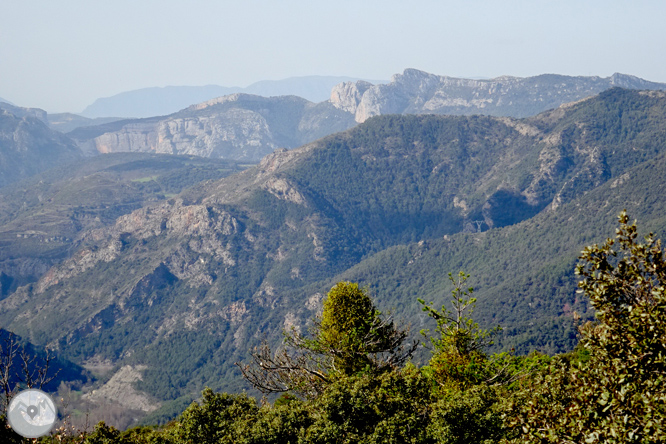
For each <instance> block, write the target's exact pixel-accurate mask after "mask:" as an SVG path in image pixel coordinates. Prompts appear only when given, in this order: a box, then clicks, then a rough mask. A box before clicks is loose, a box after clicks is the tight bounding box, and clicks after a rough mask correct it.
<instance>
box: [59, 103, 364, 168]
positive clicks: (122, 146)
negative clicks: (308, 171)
mask: <svg viewBox="0 0 666 444" xmlns="http://www.w3.org/2000/svg"><path fill="white" fill-rule="evenodd" d="M353 125H354V119H353V117H352V116H351V115H349V114H348V113H346V112H344V111H341V110H338V109H337V108H335V107H333V106H331V105H330V104H328V103H325V102H324V103H321V104H314V103H311V102H308V101H307V100H305V99H301V98H299V97H295V96H283V97H270V98H266V97H259V96H252V95H248V94H232V95H229V96H224V97H220V98H218V99H213V100H209V101H207V102H203V103H200V104H197V105H192V106H190V107H189V108H186V109H184V110H182V111H180V112H178V113H175V114H172V115H170V116H165V117H162V118H150V119H135V120H126V121H123V122H115V123H114V124H111V125H102V126H100V127H98V128H87V129H82V130H78V131H74V132H72V133H71V135H72V137H74V138H75V139H76V140H77V142H78V143H79V145H80V146H81V147H82V148H83V149H84V150H85V151H86V152H87V153H89V154H98V153H112V152H127V151H136V152H154V153H165V154H191V155H197V156H202V157H212V158H225V159H235V160H244V161H258V160H259V159H261V158H262V157H263V156H265V155H266V154H268V153H270V152H272V151H274V150H275V149H277V148H280V147H285V148H295V147H297V146H299V145H302V144H303V143H307V142H311V141H313V140H315V139H317V138H320V137H323V136H325V135H328V134H331V133H333V132H337V131H342V130H345V129H348V128H350V127H351V126H353Z"/></svg>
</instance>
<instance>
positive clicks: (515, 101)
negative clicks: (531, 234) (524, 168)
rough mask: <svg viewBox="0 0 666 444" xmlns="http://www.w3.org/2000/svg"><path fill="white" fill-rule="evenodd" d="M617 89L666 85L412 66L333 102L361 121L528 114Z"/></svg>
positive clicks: (340, 93)
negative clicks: (444, 72) (480, 74)
mask: <svg viewBox="0 0 666 444" xmlns="http://www.w3.org/2000/svg"><path fill="white" fill-rule="evenodd" d="M612 87H622V88H627V89H652V90H654V89H656V90H664V89H666V84H662V83H654V82H648V81H646V80H643V79H639V78H638V77H634V76H628V75H624V74H613V75H612V76H611V77H608V78H601V77H570V76H561V75H554V74H544V75H540V76H536V77H526V78H521V77H510V76H503V77H497V78H494V79H489V80H472V79H460V78H454V77H447V76H437V75H434V74H429V73H426V72H423V71H419V70H416V69H406V70H405V71H404V72H403V73H402V74H396V75H394V76H393V78H392V79H391V82H390V83H388V84H382V85H374V86H369V85H368V83H367V82H363V81H358V82H346V83H341V84H339V85H337V86H336V87H335V88H333V92H332V93H331V100H330V101H331V103H332V104H333V105H334V106H335V107H337V108H339V109H341V110H344V111H346V112H350V113H352V114H354V119H355V121H356V122H358V123H361V122H365V121H366V120H367V119H369V118H370V117H372V116H377V115H381V114H453V115H471V114H484V115H490V116H506V117H528V116H533V115H536V114H538V113H540V112H543V111H546V110H548V109H552V108H557V107H558V106H560V105H562V104H564V103H567V102H573V101H577V100H580V99H583V98H585V97H589V96H592V95H595V94H598V93H600V92H602V91H604V90H607V89H609V88H612Z"/></svg>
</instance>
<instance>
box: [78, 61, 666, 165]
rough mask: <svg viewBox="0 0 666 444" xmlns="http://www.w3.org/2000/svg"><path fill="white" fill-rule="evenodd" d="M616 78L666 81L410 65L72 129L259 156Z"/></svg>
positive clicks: (127, 145)
mask: <svg viewBox="0 0 666 444" xmlns="http://www.w3.org/2000/svg"><path fill="white" fill-rule="evenodd" d="M615 86H621V87H623V88H630V89H652V90H662V89H666V84H661V83H653V82H648V81H645V80H641V79H639V78H637V77H633V76H626V75H622V74H614V75H613V76H611V77H609V78H605V79H604V78H600V77H568V76H558V75H542V76H537V77H528V78H517V77H499V78H496V79H490V80H470V79H456V78H451V77H444V76H436V75H433V74H428V73H425V72H423V71H417V70H414V69H408V70H405V72H404V73H403V74H397V75H395V76H393V79H392V80H391V82H390V83H388V84H379V85H372V84H371V83H369V82H366V81H362V80H359V81H356V82H343V83H340V84H338V85H336V86H335V87H333V89H332V91H331V93H330V99H329V100H327V101H325V102H320V103H318V104H314V103H311V102H307V101H306V100H303V99H300V98H297V97H293V96H292V97H272V98H265V97H259V96H252V95H247V94H232V95H230V96H224V97H222V98H218V99H214V100H211V101H208V102H204V103H201V104H199V105H193V106H190V107H189V108H187V109H184V110H182V111H179V112H177V113H174V114H172V115H169V116H164V117H152V118H148V119H133V120H123V121H117V122H114V123H112V124H110V125H104V126H98V127H94V126H91V127H88V128H87V129H78V130H75V131H73V132H72V133H71V134H70V135H71V136H72V137H73V138H74V139H76V140H77V142H78V143H79V144H80V146H81V147H82V148H83V149H84V151H86V152H87V153H89V154H95V153H106V152H120V151H144V152H157V153H173V154H193V155H198V156H204V157H225V158H229V159H236V160H241V159H242V160H245V161H258V160H259V159H261V157H263V156H264V155H266V154H268V153H270V152H272V151H273V150H275V149H276V148H295V147H297V146H299V145H302V144H304V143H308V142H311V141H313V140H316V139H317V138H319V137H323V136H325V135H328V134H332V133H334V132H337V131H342V130H345V129H347V128H351V127H352V126H354V125H356V124H357V123H359V122H364V121H365V120H367V119H368V118H369V117H372V116H376V115H382V114H453V115H472V114H484V115H492V116H507V117H526V116H532V115H535V114H537V113H539V112H542V111H546V110H548V109H552V108H557V107H558V106H560V105H562V104H563V103H568V102H572V101H577V100H581V99H584V98H586V97H590V96H592V95H595V94H598V93H599V92H601V91H604V90H607V89H609V88H612V87H615Z"/></svg>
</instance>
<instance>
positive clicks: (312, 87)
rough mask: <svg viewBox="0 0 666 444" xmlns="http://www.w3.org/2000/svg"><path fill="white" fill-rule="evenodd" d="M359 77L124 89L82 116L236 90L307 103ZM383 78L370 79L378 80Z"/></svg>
mask: <svg viewBox="0 0 666 444" xmlns="http://www.w3.org/2000/svg"><path fill="white" fill-rule="evenodd" d="M356 80H359V79H358V78H353V77H342V76H337V77H335V76H305V77H290V78H287V79H283V80H263V81H260V82H256V83H253V84H252V85H250V86H248V87H246V88H240V87H226V86H218V85H206V86H167V87H164V88H157V87H154V88H143V89H138V90H134V91H127V92H123V93H120V94H116V95H114V96H111V97H106V98H101V99H97V100H95V102H94V103H93V104H92V105H89V106H88V107H87V108H86V109H85V110H83V112H82V113H81V115H83V116H84V117H90V118H95V117H111V116H120V117H126V118H127V117H135V118H136V117H154V116H164V115H167V114H172V113H175V112H176V111H180V110H182V109H183V108H187V107H188V106H190V105H192V104H195V103H201V102H206V101H208V100H211V99H215V98H217V97H221V96H226V95H229V94H235V93H244V94H254V95H258V96H263V97H273V96H298V97H302V98H304V99H306V100H308V101H310V102H314V103H318V102H323V101H325V100H328V98H329V97H330V95H331V88H333V87H334V86H335V85H337V84H338V83H341V82H349V81H356ZM381 82H382V81H373V83H381Z"/></svg>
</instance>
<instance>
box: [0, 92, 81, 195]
mask: <svg viewBox="0 0 666 444" xmlns="http://www.w3.org/2000/svg"><path fill="white" fill-rule="evenodd" d="M45 119H46V113H45V112H43V111H42V110H38V109H34V108H19V107H14V106H11V105H7V104H2V107H0V187H3V186H6V185H8V184H11V183H13V182H17V181H19V180H21V179H24V178H27V177H30V176H32V175H34V174H37V173H38V172H40V171H44V170H46V169H48V168H52V167H55V166H59V165H62V164H65V163H69V162H72V161H74V160H76V159H79V158H80V157H82V153H81V150H80V149H79V148H78V147H77V146H76V144H75V143H74V142H72V140H71V139H69V138H68V137H66V136H65V135H63V134H61V133H58V132H56V131H53V130H51V129H49V128H48V127H47V126H46V124H45V123H44V120H45Z"/></svg>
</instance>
